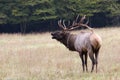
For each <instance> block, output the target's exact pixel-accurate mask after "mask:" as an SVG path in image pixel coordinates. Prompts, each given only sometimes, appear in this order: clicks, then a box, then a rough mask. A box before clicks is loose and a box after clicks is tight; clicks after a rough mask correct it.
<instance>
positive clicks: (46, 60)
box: [0, 27, 120, 80]
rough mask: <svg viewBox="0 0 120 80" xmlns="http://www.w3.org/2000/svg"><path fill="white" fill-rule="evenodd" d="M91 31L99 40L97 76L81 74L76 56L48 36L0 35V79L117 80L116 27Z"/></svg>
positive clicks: (119, 39)
mask: <svg viewBox="0 0 120 80" xmlns="http://www.w3.org/2000/svg"><path fill="white" fill-rule="evenodd" d="M79 32H80V31H74V32H72V33H79ZM95 32H97V33H98V34H99V35H100V36H101V37H102V40H103V43H102V48H101V50H100V54H99V64H98V73H95V72H93V73H90V72H89V73H86V72H85V73H83V72H82V66H81V60H80V58H79V55H78V53H77V52H71V51H69V50H68V49H67V48H66V47H65V46H64V45H62V44H60V43H59V42H57V41H56V40H52V39H51V35H50V33H44V34H28V35H24V36H23V35H20V34H0V80H120V28H116V27H115V28H103V29H95ZM88 67H89V71H90V69H91V61H90V59H88Z"/></svg>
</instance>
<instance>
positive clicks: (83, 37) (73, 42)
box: [51, 21, 102, 72]
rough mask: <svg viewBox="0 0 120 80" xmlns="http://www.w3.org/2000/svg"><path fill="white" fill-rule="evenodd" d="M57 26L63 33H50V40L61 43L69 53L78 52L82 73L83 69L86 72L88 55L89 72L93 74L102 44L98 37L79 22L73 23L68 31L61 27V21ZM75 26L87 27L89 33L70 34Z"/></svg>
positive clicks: (63, 26)
mask: <svg viewBox="0 0 120 80" xmlns="http://www.w3.org/2000/svg"><path fill="white" fill-rule="evenodd" d="M63 24H64V23H63ZM58 25H59V26H60V27H62V28H63V31H55V32H53V33H51V35H52V39H56V40H57V41H59V42H61V43H62V44H64V45H65V46H66V47H67V48H68V49H69V50H71V51H77V52H79V56H80V58H81V60H82V67H83V71H85V67H86V71H88V68H87V58H88V55H89V57H90V59H91V61H92V69H91V72H93V70H94V65H95V64H96V72H97V64H98V54H99V50H100V47H101V42H102V40H101V38H100V36H99V35H98V34H96V33H95V32H94V31H93V30H91V28H90V27H89V26H87V25H86V24H82V23H81V21H80V22H79V23H75V22H74V23H73V25H72V27H71V28H70V29H68V28H66V26H65V25H62V24H61V21H59V22H58ZM76 26H77V27H78V26H79V27H80V26H85V27H88V28H89V29H90V30H91V31H90V32H85V31H81V32H80V33H79V34H71V33H70V32H69V31H68V30H71V29H73V28H76Z"/></svg>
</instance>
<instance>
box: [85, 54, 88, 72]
mask: <svg viewBox="0 0 120 80" xmlns="http://www.w3.org/2000/svg"><path fill="white" fill-rule="evenodd" d="M87 58H88V54H87V53H85V66H86V71H87V72H88V67H87Z"/></svg>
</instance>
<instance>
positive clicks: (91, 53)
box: [88, 51, 95, 72]
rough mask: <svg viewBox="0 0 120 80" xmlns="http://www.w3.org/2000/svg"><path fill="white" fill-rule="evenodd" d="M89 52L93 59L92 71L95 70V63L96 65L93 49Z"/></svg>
mask: <svg viewBox="0 0 120 80" xmlns="http://www.w3.org/2000/svg"><path fill="white" fill-rule="evenodd" d="M88 54H89V57H90V59H91V61H92V69H91V72H93V70H94V65H95V59H94V54H93V52H92V51H89V52H88Z"/></svg>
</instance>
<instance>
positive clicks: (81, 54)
mask: <svg viewBox="0 0 120 80" xmlns="http://www.w3.org/2000/svg"><path fill="white" fill-rule="evenodd" d="M79 56H80V58H81V60H82V68H83V72H84V71H85V68H84V58H83V53H79Z"/></svg>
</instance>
